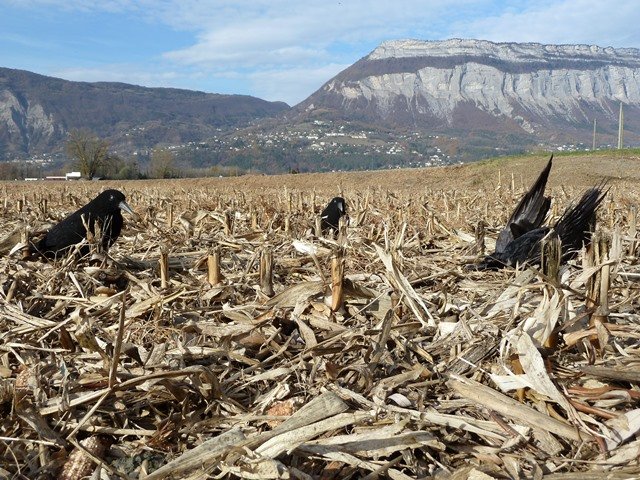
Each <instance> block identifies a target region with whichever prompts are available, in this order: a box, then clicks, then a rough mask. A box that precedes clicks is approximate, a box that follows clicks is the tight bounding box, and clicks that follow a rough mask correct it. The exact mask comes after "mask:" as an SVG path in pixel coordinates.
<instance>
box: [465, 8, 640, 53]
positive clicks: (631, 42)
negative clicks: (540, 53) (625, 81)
mask: <svg viewBox="0 0 640 480" xmlns="http://www.w3.org/2000/svg"><path fill="white" fill-rule="evenodd" d="M639 22H640V9H638V4H637V2H635V1H619V2H615V3H613V4H612V3H608V2H602V1H600V0H570V1H569V0H565V1H562V2H531V3H529V4H528V5H527V6H526V7H524V8H522V9H520V10H517V11H515V10H507V11H504V12H500V13H498V14H496V15H491V16H486V17H484V18H477V19H468V20H467V21H465V22H463V23H462V24H460V25H457V26H455V27H454V30H453V31H454V32H458V33H462V32H464V33H466V36H471V37H472V38H483V39H487V40H493V41H500V42H538V43H558V44H563V43H564V44H576V43H584V44H589V45H598V46H601V47H608V46H613V47H638V46H640V29H638V23H639Z"/></svg>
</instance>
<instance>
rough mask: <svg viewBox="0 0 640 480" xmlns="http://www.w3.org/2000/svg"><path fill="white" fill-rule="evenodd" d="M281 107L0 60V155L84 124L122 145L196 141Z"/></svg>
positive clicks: (44, 147)
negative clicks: (70, 76) (80, 78)
mask: <svg viewBox="0 0 640 480" xmlns="http://www.w3.org/2000/svg"><path fill="white" fill-rule="evenodd" d="M288 108H289V106H288V105H286V104H285V103H282V102H267V101H265V100H261V99H259V98H255V97H250V96H244V95H218V94H212V93H203V92H195V91H190V90H179V89H173V88H145V87H139V86H135V85H128V84H123V83H85V82H70V81H66V80H61V79H58V78H52V77H46V76H43V75H37V74H35V73H30V72H26V71H22V70H13V69H8V68H0V159H10V158H22V157H28V156H33V155H37V154H41V153H51V152H56V151H61V150H62V149H63V147H64V142H65V138H66V135H67V134H68V132H69V131H70V130H73V129H88V130H91V131H93V132H94V133H95V134H97V135H99V136H100V137H103V138H106V139H108V140H109V142H110V144H111V146H112V148H113V149H115V150H118V151H123V152H131V151H134V150H137V149H144V148H151V147H153V146H155V145H156V144H158V143H165V144H182V143H186V142H190V141H201V140H206V139H207V138H209V137H211V136H212V135H214V133H215V132H216V131H217V130H218V129H226V128H231V127H236V126H243V125H247V124H248V123H250V122H252V121H255V120H256V119H260V118H264V117H270V116H274V115H276V114H278V113H280V112H282V111H284V110H287V109H288Z"/></svg>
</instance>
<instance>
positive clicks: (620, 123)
mask: <svg viewBox="0 0 640 480" xmlns="http://www.w3.org/2000/svg"><path fill="white" fill-rule="evenodd" d="M623 132H624V113H622V102H620V117H619V118H618V150H620V149H621V148H622V138H623Z"/></svg>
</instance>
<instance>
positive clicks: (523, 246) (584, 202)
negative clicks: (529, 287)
mask: <svg viewBox="0 0 640 480" xmlns="http://www.w3.org/2000/svg"><path fill="white" fill-rule="evenodd" d="M603 187H604V185H600V186H597V187H593V188H590V189H589V190H587V191H586V192H585V193H584V194H583V195H582V198H580V200H579V201H578V203H577V204H575V205H573V206H570V207H569V208H567V209H566V210H565V212H564V213H563V214H562V216H561V217H560V219H559V220H558V221H557V222H556V223H555V225H554V226H553V227H551V226H546V227H539V228H535V229H533V230H529V231H527V232H526V233H524V234H522V235H520V236H518V237H516V238H514V239H513V240H511V241H510V242H509V243H507V244H506V245H505V246H504V248H503V249H502V250H501V251H497V248H496V251H495V252H494V253H492V254H491V255H488V256H487V257H485V259H484V260H483V261H482V262H481V263H479V264H477V265H475V266H472V268H476V269H478V270H497V269H499V268H503V267H505V266H511V267H514V266H516V264H517V263H520V264H522V263H525V262H530V263H536V262H539V261H540V256H541V242H542V239H543V238H544V237H545V236H546V235H548V234H552V235H557V236H558V238H559V239H560V242H561V248H562V261H563V262H565V261H567V260H569V259H571V258H573V257H574V256H575V255H576V253H577V252H578V251H579V250H580V249H581V248H582V246H583V245H587V244H588V243H589V241H590V240H591V227H592V225H593V224H594V223H595V222H594V220H595V213H596V210H597V209H598V207H599V206H600V204H601V203H602V200H603V199H604V197H605V195H606V194H607V191H608V190H606V191H603Z"/></svg>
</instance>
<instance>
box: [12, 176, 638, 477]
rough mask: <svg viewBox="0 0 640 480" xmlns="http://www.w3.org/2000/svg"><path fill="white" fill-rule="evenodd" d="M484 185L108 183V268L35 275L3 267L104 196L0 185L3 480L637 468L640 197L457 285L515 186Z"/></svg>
mask: <svg viewBox="0 0 640 480" xmlns="http://www.w3.org/2000/svg"><path fill="white" fill-rule="evenodd" d="M533 171H537V170H536V169H535V168H534V169H533ZM493 182H494V183H493V184H492V185H488V186H487V185H484V186H481V187H478V188H475V189H474V188H467V189H455V188H449V189H447V188H440V189H435V188H424V189H406V190H401V189H399V190H396V191H389V190H387V189H386V188H384V187H375V186H371V185H359V188H358V186H356V185H352V186H347V187H345V188H343V191H340V192H336V191H335V189H333V190H332V189H330V188H325V189H324V190H322V189H317V190H315V189H312V188H304V187H302V188H295V187H289V186H284V187H282V186H278V185H277V184H275V183H274V185H273V187H272V188H254V189H251V188H238V187H237V184H234V183H233V182H229V183H228V184H227V183H225V182H223V181H217V182H213V181H211V182H207V181H204V180H203V181H193V182H126V183H121V184H117V185H111V184H110V185H109V187H116V188H120V189H121V190H123V191H124V192H125V194H126V195H127V201H128V203H129V205H131V207H132V208H134V210H136V212H137V214H138V216H137V217H131V216H126V217H125V227H124V229H123V232H122V235H121V237H120V239H119V240H118V242H117V244H116V245H115V246H114V247H112V249H111V250H110V251H109V257H108V258H104V257H100V256H92V257H87V258H77V257H74V256H69V257H67V258H64V259H60V260H58V261H56V262H48V263H46V262H43V261H41V260H38V259H32V258H23V256H22V255H21V254H20V253H19V252H18V253H14V254H12V255H8V251H9V250H10V249H11V247H13V245H15V244H16V243H18V242H20V241H24V240H25V239H26V238H27V237H28V236H30V235H34V234H35V233H36V232H39V231H43V230H45V229H46V228H47V226H48V225H50V224H52V223H54V222H55V221H57V220H59V219H61V218H62V217H63V216H64V215H65V214H67V213H69V212H71V211H73V210H75V209H76V208H78V206H80V205H81V204H83V203H84V202H86V201H87V200H88V199H90V198H92V196H93V195H95V193H96V192H97V191H99V189H102V188H105V187H104V186H103V185H101V184H98V183H95V182H94V183H76V184H70V183H64V184H63V183H51V184H49V183H46V184H38V185H27V184H17V183H16V184H4V185H2V186H0V189H2V192H3V202H2V203H0V216H1V218H2V225H1V226H0V248H1V249H2V257H0V275H1V277H0V279H1V282H0V412H1V414H0V458H2V459H3V460H2V462H1V463H0V478H16V479H18V478H25V479H26V478H29V479H31V478H40V479H44V478H64V479H79V478H84V477H86V476H88V475H91V474H92V472H94V471H96V470H97V469H99V470H100V473H99V475H101V477H100V478H131V479H135V478H148V479H155V478H158V479H160V478H180V479H188V478H190V479H196V478H249V479H275V478H302V479H307V478H314V479H315V478H318V479H338V478H340V479H342V478H369V479H372V478H380V477H388V478H392V479H409V478H459V479H462V478H465V479H466V478H494V479H499V478H523V479H524V478H527V479H528V478H553V479H573V478H580V479H581V480H584V479H587V478H631V477H634V476H638V475H640V465H639V463H638V457H639V454H640V439H639V438H638V435H637V434H638V430H639V429H640V408H639V399H640V390H639V388H638V386H639V382H640V375H639V374H638V367H639V366H640V327H639V326H638V324H639V322H638V320H639V318H640V317H639V310H638V307H639V296H640V293H639V289H638V287H637V285H638V283H637V282H638V279H639V278H640V267H639V266H638V248H639V245H640V242H639V241H638V233H637V205H638V195H637V192H635V191H633V190H632V189H629V188H626V187H625V188H623V186H622V185H621V184H617V183H615V182H612V188H611V191H610V192H609V194H608V197H607V199H606V200H605V203H604V204H603V206H602V207H601V209H600V211H599V215H598V220H599V221H598V230H597V233H596V240H595V241H594V244H593V247H592V248H590V249H589V251H587V252H582V254H581V255H580V256H579V257H578V259H577V260H576V261H573V262H572V263H571V264H570V265H568V266H561V267H560V268H557V265H556V267H555V268H553V266H550V265H551V264H552V263H553V262H552V261H547V262H545V263H544V265H543V267H542V268H541V269H540V270H538V269H535V268H523V269H520V270H504V271H500V272H474V271H467V270H465V269H464V268H463V266H464V264H466V263H469V262H472V261H474V260H476V259H478V258H479V257H480V256H481V255H482V253H483V251H484V252H486V251H488V250H490V249H491V246H492V245H491V242H492V241H494V239H495V234H496V232H497V231H498V229H499V228H500V227H501V226H502V225H503V224H504V221H505V220H506V218H507V217H508V216H509V213H510V209H511V208H512V207H513V205H515V203H516V201H517V200H518V198H519V196H520V195H521V194H522V192H523V191H524V190H525V188H526V187H528V184H527V182H518V181H515V180H514V177H511V179H509V177H508V176H507V175H504V176H503V177H502V179H501V180H497V181H496V179H495V178H494V179H493ZM581 190H582V189H581V188H579V187H576V186H564V187H559V186H555V187H552V188H549V189H548V191H549V193H550V194H551V195H552V197H553V207H552V215H557V214H558V212H561V211H562V210H563V209H564V207H565V206H566V204H567V202H568V201H569V199H570V198H575V197H576V196H577V195H578V194H579V193H580V191H581ZM338 193H340V194H342V196H344V197H345V198H346V200H347V203H348V205H349V213H350V223H349V225H348V226H347V227H346V228H345V227H343V228H342V229H341V232H340V235H339V236H338V238H337V240H333V239H322V238H315V237H312V236H310V234H309V231H310V230H311V229H312V227H313V226H314V225H315V223H316V217H317V215H318V213H319V212H320V211H321V210H322V208H323V206H324V205H325V204H326V202H327V201H328V199H330V198H331V197H333V196H335V195H336V194H338ZM549 251H552V250H549ZM94 478H97V477H94Z"/></svg>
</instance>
